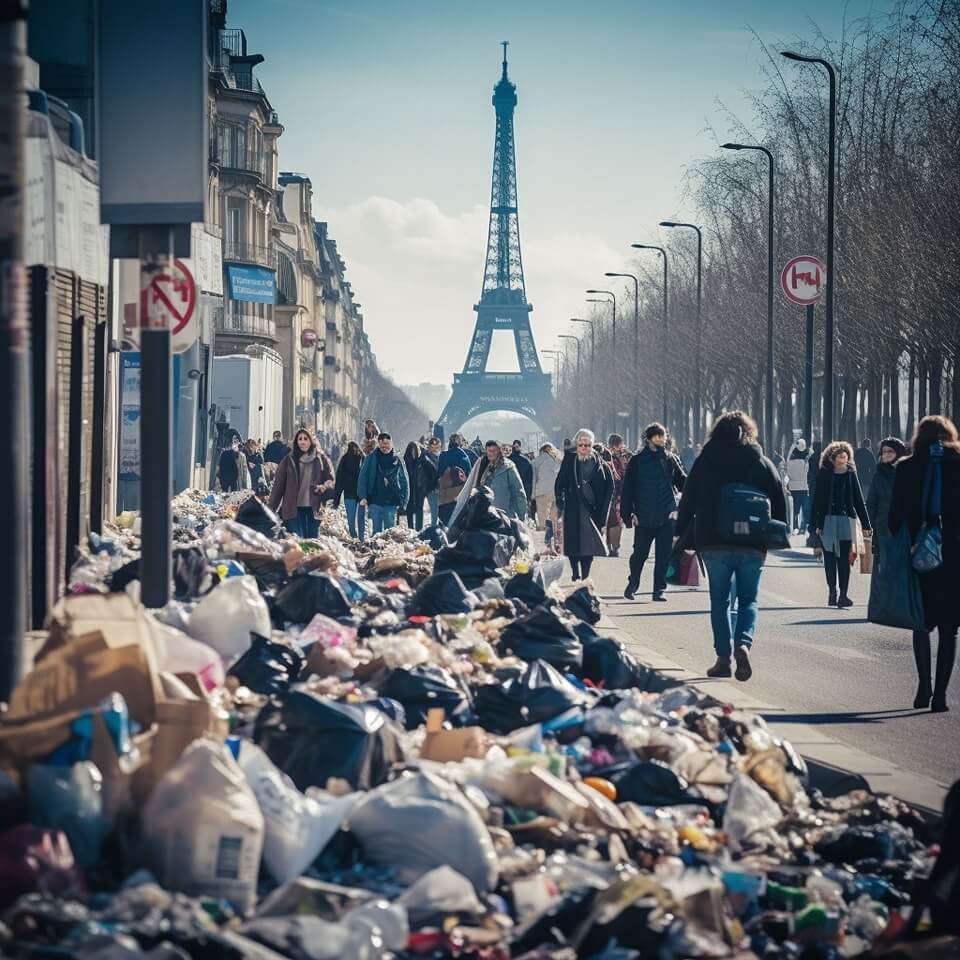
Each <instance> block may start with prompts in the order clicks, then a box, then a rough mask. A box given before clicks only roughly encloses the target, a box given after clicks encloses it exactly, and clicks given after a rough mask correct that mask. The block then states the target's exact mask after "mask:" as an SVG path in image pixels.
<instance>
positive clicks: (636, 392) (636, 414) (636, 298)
mask: <svg viewBox="0 0 960 960" xmlns="http://www.w3.org/2000/svg"><path fill="white" fill-rule="evenodd" d="M604 276H605V277H623V278H624V279H626V278H629V279H630V280H632V281H633V375H634V377H635V382H634V385H633V429H634V432H635V434H636V436H635V437H634V445H635V446H636V447H637V448H639V446H640V278H639V277H637V276H636V275H635V274H632V273H605V274H604ZM614 426H616V422H614Z"/></svg>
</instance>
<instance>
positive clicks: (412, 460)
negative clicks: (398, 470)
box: [403, 452, 426, 508]
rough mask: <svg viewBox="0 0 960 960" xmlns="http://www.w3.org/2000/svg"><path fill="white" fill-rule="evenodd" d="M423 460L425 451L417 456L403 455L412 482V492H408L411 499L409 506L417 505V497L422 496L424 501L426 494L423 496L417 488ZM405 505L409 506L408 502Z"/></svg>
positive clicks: (408, 478) (404, 464)
mask: <svg viewBox="0 0 960 960" xmlns="http://www.w3.org/2000/svg"><path fill="white" fill-rule="evenodd" d="M422 460H423V453H422V452H421V453H419V454H418V455H417V456H416V457H411V456H408V455H407V454H406V453H405V454H404V455H403V466H404V468H405V469H406V471H407V480H408V481H409V483H410V493H409V494H408V499H409V501H410V503H409V506H410V507H411V508H413V507H414V506H416V503H417V498H418V497H419V498H420V501H421V502H423V497H424V496H426V494H423V495H422V496H421V494H420V491H419V489H418V488H417V474H418V473H419V472H420V463H421V461H422ZM403 506H404V507H406V506H408V504H407V503H406V502H404V504H403Z"/></svg>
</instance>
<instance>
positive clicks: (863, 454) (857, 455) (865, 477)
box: [853, 447, 877, 490]
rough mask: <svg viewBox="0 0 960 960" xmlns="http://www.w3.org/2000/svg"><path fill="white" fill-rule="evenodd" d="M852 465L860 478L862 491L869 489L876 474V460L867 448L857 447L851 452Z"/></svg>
mask: <svg viewBox="0 0 960 960" xmlns="http://www.w3.org/2000/svg"><path fill="white" fill-rule="evenodd" d="M853 465H854V466H855V467H856V468H857V473H858V474H859V476H860V485H861V487H862V488H863V489H864V490H869V489H870V484H871V483H873V478H874V476H875V475H876V472H877V458H876V457H875V456H874V455H873V451H872V450H869V449H868V448H867V447H857V449H856V450H854V452H853Z"/></svg>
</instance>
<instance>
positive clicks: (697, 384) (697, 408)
mask: <svg viewBox="0 0 960 960" xmlns="http://www.w3.org/2000/svg"><path fill="white" fill-rule="evenodd" d="M694 229H695V230H696V231H697V343H696V349H695V350H694V354H695V356H694V363H695V364H696V367H697V370H696V374H695V376H694V387H693V389H694V400H693V442H694V444H696V443H698V442H699V440H700V424H701V417H702V409H701V403H702V397H701V393H702V390H703V383H702V378H701V372H700V367H701V363H702V358H701V352H702V347H703V321H702V311H701V304H702V300H703V234H702V233H701V232H700V228H699V227H695V228H694Z"/></svg>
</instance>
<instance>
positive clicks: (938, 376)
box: [929, 356, 943, 413]
mask: <svg viewBox="0 0 960 960" xmlns="http://www.w3.org/2000/svg"><path fill="white" fill-rule="evenodd" d="M929 370H930V412H931V413H940V412H941V411H942V406H943V359H942V357H940V356H936V357H932V358H931V359H930V361H929Z"/></svg>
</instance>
